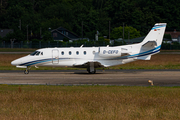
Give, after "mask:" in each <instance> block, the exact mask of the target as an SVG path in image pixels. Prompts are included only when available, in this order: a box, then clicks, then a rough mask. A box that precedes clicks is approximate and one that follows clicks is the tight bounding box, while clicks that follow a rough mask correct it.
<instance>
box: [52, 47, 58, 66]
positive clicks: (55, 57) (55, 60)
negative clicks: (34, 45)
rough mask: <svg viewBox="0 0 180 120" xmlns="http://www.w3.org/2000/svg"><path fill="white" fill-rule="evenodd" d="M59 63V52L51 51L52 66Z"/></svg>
mask: <svg viewBox="0 0 180 120" xmlns="http://www.w3.org/2000/svg"><path fill="white" fill-rule="evenodd" d="M58 63H59V50H57V49H54V50H52V64H58Z"/></svg>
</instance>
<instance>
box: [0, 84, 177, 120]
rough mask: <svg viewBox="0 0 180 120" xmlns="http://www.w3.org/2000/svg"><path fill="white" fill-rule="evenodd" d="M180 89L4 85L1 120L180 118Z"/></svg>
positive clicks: (0, 109)
mask: <svg viewBox="0 0 180 120" xmlns="http://www.w3.org/2000/svg"><path fill="white" fill-rule="evenodd" d="M179 95H180V87H138V86H134V87H126V86H39V85H37V86H36V85H34V86H33V85H0V96H1V97H0V118H1V119H15V120H16V119H18V120H21V119H66V120H69V119H78V120H79V119H86V120H99V119H103V120H104V119H108V120H109V119H111V120H119V119H123V120H129V119H132V120H134V119H154V120H159V119H173V120H178V119H180V96H179Z"/></svg>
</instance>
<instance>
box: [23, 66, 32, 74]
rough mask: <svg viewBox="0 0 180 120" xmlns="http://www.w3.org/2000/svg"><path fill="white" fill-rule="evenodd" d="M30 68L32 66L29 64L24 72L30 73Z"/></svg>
mask: <svg viewBox="0 0 180 120" xmlns="http://www.w3.org/2000/svg"><path fill="white" fill-rule="evenodd" d="M30 68H31V67H29V66H27V68H26V70H24V74H29V69H30Z"/></svg>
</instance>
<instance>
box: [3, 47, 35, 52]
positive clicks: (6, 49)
mask: <svg viewBox="0 0 180 120" xmlns="http://www.w3.org/2000/svg"><path fill="white" fill-rule="evenodd" d="M35 50H36V49H31V48H27V49H25V48H13V49H11V48H0V52H34V51H35Z"/></svg>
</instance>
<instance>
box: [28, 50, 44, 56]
mask: <svg viewBox="0 0 180 120" xmlns="http://www.w3.org/2000/svg"><path fill="white" fill-rule="evenodd" d="M40 53H41V52H40V51H35V52H33V53H31V54H30V55H31V56H34V55H39V54H40ZM41 55H43V54H42V53H41Z"/></svg>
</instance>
